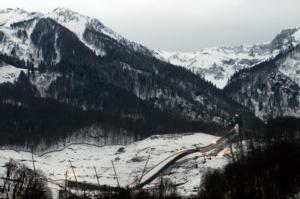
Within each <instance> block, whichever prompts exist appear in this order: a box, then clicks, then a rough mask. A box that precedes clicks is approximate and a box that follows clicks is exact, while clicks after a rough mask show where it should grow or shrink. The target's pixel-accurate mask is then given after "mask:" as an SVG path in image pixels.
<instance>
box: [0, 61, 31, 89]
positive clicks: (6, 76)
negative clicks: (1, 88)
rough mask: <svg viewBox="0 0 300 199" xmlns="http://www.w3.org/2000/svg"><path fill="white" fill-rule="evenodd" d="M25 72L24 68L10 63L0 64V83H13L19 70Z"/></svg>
mask: <svg viewBox="0 0 300 199" xmlns="http://www.w3.org/2000/svg"><path fill="white" fill-rule="evenodd" d="M22 71H23V72H26V70H25V69H21V68H16V67H14V66H11V65H5V66H0V84H3V83H7V82H9V83H14V82H15V81H16V80H17V79H18V77H19V75H20V73H21V72H22Z"/></svg>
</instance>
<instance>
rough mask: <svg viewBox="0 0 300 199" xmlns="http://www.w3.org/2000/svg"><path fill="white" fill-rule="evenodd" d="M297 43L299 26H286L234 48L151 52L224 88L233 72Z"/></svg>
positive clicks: (299, 37) (299, 35) (299, 34)
mask: <svg viewBox="0 0 300 199" xmlns="http://www.w3.org/2000/svg"><path fill="white" fill-rule="evenodd" d="M299 42H300V29H299V28H295V29H287V30H283V31H282V32H281V33H279V34H278V35H277V36H276V37H275V38H274V39H273V40H272V41H271V42H266V43H262V44H255V45H241V46H236V47H230V46H220V47H213V48H204V49H201V50H199V51H194V52H167V51H163V50H155V51H154V52H153V53H154V55H155V56H156V57H157V58H159V59H161V60H164V61H167V62H169V63H172V64H174V65H179V66H184V67H186V68H187V69H189V70H191V71H193V72H194V73H196V74H199V75H200V76H202V77H203V78H205V79H206V80H207V81H209V82H212V83H213V84H215V85H216V86H217V87H218V88H221V89H222V88H224V87H225V86H226V85H227V83H228V81H229V79H230V78H231V77H232V75H233V74H235V73H236V72H238V71H240V70H241V69H244V68H250V67H253V66H255V65H256V64H259V63H261V62H263V61H265V60H268V59H270V58H272V57H275V56H276V55H277V54H278V53H279V52H280V51H282V50H285V49H287V48H289V47H291V46H295V45H297V44H298V43H299Z"/></svg>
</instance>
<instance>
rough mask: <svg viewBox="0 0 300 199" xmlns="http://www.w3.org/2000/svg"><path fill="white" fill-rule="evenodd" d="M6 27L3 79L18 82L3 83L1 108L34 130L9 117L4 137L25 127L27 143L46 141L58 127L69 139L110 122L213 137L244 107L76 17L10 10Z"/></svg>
mask: <svg viewBox="0 0 300 199" xmlns="http://www.w3.org/2000/svg"><path fill="white" fill-rule="evenodd" d="M0 21H1V25H0V63H1V66H4V68H3V67H2V68H1V69H0V71H2V73H3V74H1V79H7V76H8V75H9V74H12V76H11V78H10V79H9V81H7V80H4V81H2V83H0V90H1V96H0V108H2V109H5V111H11V112H18V111H20V109H22V111H21V113H22V114H24V117H27V114H29V115H30V117H28V120H26V122H28V124H25V123H23V122H22V121H21V120H20V117H17V115H18V114H10V115H7V117H5V116H3V118H2V121H5V122H7V126H8V127H7V126H6V128H5V129H3V131H7V132H10V131H11V132H14V133H16V132H15V131H14V129H15V125H17V126H18V125H20V128H18V129H22V128H25V127H26V128H25V129H26V130H25V131H24V132H19V133H21V134H22V135H23V134H26V132H27V133H28V132H31V133H32V132H33V131H34V132H36V133H37V134H38V135H37V136H36V137H39V138H41V136H44V135H45V134H47V135H48V134H49V132H51V131H52V130H53V129H52V128H53V127H51V126H50V124H51V122H53V124H56V125H57V123H58V124H59V125H61V130H62V131H63V132H61V133H60V135H63V136H66V135H69V133H70V132H75V131H76V130H78V129H81V128H84V127H86V126H89V125H92V124H94V123H96V124H99V123H101V125H100V126H102V127H103V125H104V124H103V122H104V121H105V125H104V126H107V125H108V126H110V127H113V126H118V128H119V129H116V128H109V129H110V130H111V129H114V131H115V132H119V133H120V132H123V130H124V128H125V129H126V130H128V131H129V132H130V133H132V134H147V135H149V134H151V133H152V132H163V131H165V130H170V129H172V130H179V131H190V130H202V131H203V130H205V131H207V132H211V131H215V130H216V129H222V128H223V127H224V126H226V125H227V124H228V123H229V121H230V119H231V115H232V114H233V113H234V112H235V110H236V109H237V108H239V107H240V106H239V105H238V104H237V103H235V102H234V101H233V100H232V99H230V98H229V97H227V96H226V95H225V94H224V93H223V92H222V91H220V90H218V89H216V88H215V87H214V86H213V85H212V84H210V83H208V82H206V81H204V80H203V79H202V78H200V77H199V76H197V75H195V74H194V73H192V72H191V71H189V70H186V69H184V68H182V67H177V66H174V65H172V64H169V63H166V62H163V61H161V60H159V59H157V58H156V57H154V56H153V53H152V51H150V50H149V49H148V48H146V47H144V46H142V45H139V44H137V43H135V42H131V41H129V40H127V39H125V38H123V37H122V36H120V35H119V34H117V33H115V32H113V31H112V30H111V29H109V28H108V27H106V26H105V25H103V24H102V23H101V22H100V21H98V20H97V19H93V18H90V17H87V16H84V15H81V14H79V13H77V12H74V11H72V10H69V9H65V8H57V9H55V10H54V11H52V12H50V13H46V14H43V13H31V12H27V11H25V10H21V9H6V10H3V11H0ZM5 66H10V68H7V67H5ZM13 69H14V70H13ZM9 70H13V72H10V71H9ZM46 102H47V103H46ZM1 103H2V104H1ZM55 106H57V107H61V109H58V108H55ZM47 107H48V108H47ZM65 109H66V110H65ZM45 111H46V112H47V114H46V113H45ZM88 111H90V112H92V113H90V115H92V116H90V118H89V119H90V120H88V119H86V118H87V117H86V114H87V112H88ZM93 111H94V112H93ZM69 112H71V113H72V114H71V115H72V116H73V117H75V118H72V117H68V116H67V114H66V113H69ZM95 112H96V113H95ZM25 113H26V114H25ZM45 114H46V115H48V116H47V117H50V115H51V116H52V117H50V120H51V122H50V121H49V118H48V119H47V117H45ZM55 114H59V115H60V116H61V117H62V118H60V119H59V118H58V117H55V116H54V115H55ZM98 114H100V115H101V116H99V115H98ZM104 115H109V116H107V117H105V116H104ZM99 118H100V119H99ZM113 118H114V119H113ZM37 119H38V121H39V122H40V125H37V126H38V127H37V128H35V125H34V122H33V121H36V120H37ZM72 119H76V120H78V122H77V124H76V125H74V123H72ZM46 120H48V122H46ZM99 120H101V121H99ZM107 120H109V121H107ZM10 121H14V123H11V122H10ZM61 121H69V122H70V123H68V125H66V126H64V125H63V124H62V123H61ZM28 126H29V127H28ZM3 128H4V127H3ZM39 128H40V129H39ZM120 129H121V130H120ZM39 132H44V133H45V134H43V133H39ZM10 135H12V134H10ZM12 137H13V136H12ZM48 138H49V137H48ZM11 139H13V140H15V138H11ZM41 139H43V138H41ZM49 139H50V138H49ZM5 140H6V141H3V140H2V141H3V142H5V143H6V142H8V141H9V140H10V139H9V138H7V139H5ZM18 142H19V141H18ZM23 142H27V141H24V140H23Z"/></svg>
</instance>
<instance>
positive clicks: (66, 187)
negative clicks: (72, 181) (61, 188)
mask: <svg viewBox="0 0 300 199" xmlns="http://www.w3.org/2000/svg"><path fill="white" fill-rule="evenodd" d="M67 189H68V170H66V173H65V191H67Z"/></svg>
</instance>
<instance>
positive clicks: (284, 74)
mask: <svg viewBox="0 0 300 199" xmlns="http://www.w3.org/2000/svg"><path fill="white" fill-rule="evenodd" d="M225 91H226V92H227V93H228V94H229V95H230V96H231V97H232V98H233V99H234V100H235V101H237V102H239V103H241V104H242V105H244V106H246V107H248V108H249V109H250V110H252V111H253V112H254V113H255V114H256V116H258V117H260V118H261V119H268V118H275V117H279V116H294V117H300V47H299V45H297V46H295V47H290V48H289V49H287V50H285V51H282V52H281V53H280V54H279V55H277V56H276V57H275V58H273V59H270V60H267V61H265V62H263V63H261V64H258V65H256V66H255V67H253V68H249V69H244V70H241V71H240V72H238V73H237V74H235V75H234V76H233V77H232V79H231V80H230V82H229V84H228V85H227V86H226V87H225Z"/></svg>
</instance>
